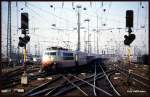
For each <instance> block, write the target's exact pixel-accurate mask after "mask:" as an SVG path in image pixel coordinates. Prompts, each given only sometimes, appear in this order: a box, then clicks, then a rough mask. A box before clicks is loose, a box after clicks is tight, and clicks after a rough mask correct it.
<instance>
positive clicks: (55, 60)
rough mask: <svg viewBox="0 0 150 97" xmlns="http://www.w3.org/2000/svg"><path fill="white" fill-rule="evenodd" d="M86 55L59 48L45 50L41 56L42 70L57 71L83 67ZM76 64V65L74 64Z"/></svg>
mask: <svg viewBox="0 0 150 97" xmlns="http://www.w3.org/2000/svg"><path fill="white" fill-rule="evenodd" d="M86 57H87V54H86V53H83V52H76V51H70V50H68V49H64V48H61V47H51V48H47V49H46V50H45V51H44V52H43V56H42V69H43V70H49V69H57V68H68V67H75V66H76V65H77V64H78V66H80V65H85V64H86V63H87V61H86ZM76 62H77V63H76Z"/></svg>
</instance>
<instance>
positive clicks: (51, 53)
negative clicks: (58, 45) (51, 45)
mask: <svg viewBox="0 0 150 97" xmlns="http://www.w3.org/2000/svg"><path fill="white" fill-rule="evenodd" d="M45 55H56V52H46V53H45Z"/></svg>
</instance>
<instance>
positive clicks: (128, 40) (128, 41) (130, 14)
mask: <svg viewBox="0 0 150 97" xmlns="http://www.w3.org/2000/svg"><path fill="white" fill-rule="evenodd" d="M126 27H127V28H128V32H129V34H128V35H125V36H124V38H125V40H124V44H125V45H127V46H130V44H131V43H132V42H133V41H134V40H135V34H131V32H132V29H131V28H132V27H133V10H127V11H126Z"/></svg>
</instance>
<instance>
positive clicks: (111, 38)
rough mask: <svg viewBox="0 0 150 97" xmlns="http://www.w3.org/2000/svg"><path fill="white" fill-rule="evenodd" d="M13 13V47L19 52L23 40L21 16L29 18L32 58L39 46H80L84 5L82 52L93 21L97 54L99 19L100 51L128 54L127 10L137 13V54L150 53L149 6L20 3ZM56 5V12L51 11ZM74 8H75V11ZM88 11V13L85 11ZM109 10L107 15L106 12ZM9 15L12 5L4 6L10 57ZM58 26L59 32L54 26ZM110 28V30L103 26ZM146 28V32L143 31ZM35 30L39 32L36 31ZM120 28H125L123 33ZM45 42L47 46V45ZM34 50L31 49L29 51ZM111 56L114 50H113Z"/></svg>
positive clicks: (98, 3) (14, 5) (135, 21)
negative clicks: (20, 41) (21, 38)
mask: <svg viewBox="0 0 150 97" xmlns="http://www.w3.org/2000/svg"><path fill="white" fill-rule="evenodd" d="M11 4H12V5H11V8H12V13H11V15H12V16H11V18H12V24H11V25H12V45H13V46H14V48H17V45H18V41H19V39H18V37H19V36H23V35H22V34H21V31H20V30H18V31H17V28H20V20H21V17H20V16H21V13H22V12H28V14H29V36H31V40H30V43H28V45H27V47H28V50H30V52H32V54H34V53H35V45H38V44H39V45H38V46H37V48H38V47H39V49H40V52H41V53H42V51H43V50H44V49H45V48H46V47H47V46H54V45H59V46H67V42H63V41H70V42H69V44H70V48H71V49H73V50H75V49H76V46H77V30H73V28H77V9H76V6H77V5H81V6H82V8H81V9H80V15H81V20H80V22H81V27H84V29H81V31H80V32H81V51H83V50H84V45H85V44H84V41H87V31H88V23H87V22H85V21H84V20H85V19H90V22H89V30H90V31H89V33H90V35H91V38H90V40H91V45H92V52H96V38H97V33H96V31H94V30H93V29H97V16H98V29H99V30H98V43H99V44H98V48H99V52H100V53H101V52H102V50H106V48H109V49H113V48H114V49H117V50H118V53H120V54H124V53H126V46H124V43H123V41H124V35H126V34H128V32H127V29H125V28H126V27H125V16H126V10H133V11H134V27H133V32H132V33H134V34H135V35H136V39H135V41H134V42H133V43H132V44H131V47H132V48H133V50H134V51H139V50H140V51H141V52H142V53H148V31H149V30H148V24H149V23H148V21H149V20H148V12H149V11H148V7H149V6H148V2H146V1H145V2H139V1H137V2H129V1H128V2H116V1H112V2H91V3H90V2H74V3H72V2H64V3H63V2H27V3H26V5H25V2H18V3H17V5H16V2H12V3H11ZM50 5H53V8H51V7H50ZM73 7H74V8H75V9H74V10H73ZM83 8H86V9H87V10H83ZM104 9H105V11H104ZM7 15H8V2H2V52H3V53H4V54H6V45H7V44H6V43H7V39H6V38H7ZM52 24H56V28H55V27H53V26H52ZM103 24H106V26H103ZM143 26H144V28H143ZM34 28H35V30H34ZM118 28H121V29H120V30H119V29H118ZM44 41H45V42H44ZM29 47H30V49H29ZM109 51H110V52H111V50H109Z"/></svg>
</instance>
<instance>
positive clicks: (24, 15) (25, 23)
mask: <svg viewBox="0 0 150 97" xmlns="http://www.w3.org/2000/svg"><path fill="white" fill-rule="evenodd" d="M21 29H23V30H25V29H29V18H28V13H21ZM22 32H26V31H22ZM22 34H23V33H22Z"/></svg>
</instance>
